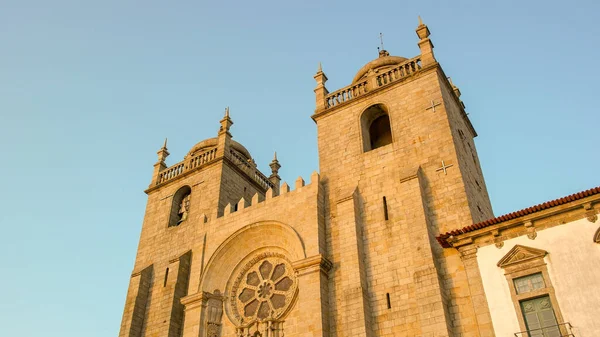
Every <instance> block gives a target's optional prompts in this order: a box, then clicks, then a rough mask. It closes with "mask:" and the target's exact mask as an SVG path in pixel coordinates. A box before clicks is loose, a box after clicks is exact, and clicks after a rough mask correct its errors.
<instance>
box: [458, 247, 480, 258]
mask: <svg viewBox="0 0 600 337" xmlns="http://www.w3.org/2000/svg"><path fill="white" fill-rule="evenodd" d="M458 252H459V253H460V259H461V260H463V261H464V260H467V259H474V258H477V247H475V246H464V247H460V248H459V249H458Z"/></svg>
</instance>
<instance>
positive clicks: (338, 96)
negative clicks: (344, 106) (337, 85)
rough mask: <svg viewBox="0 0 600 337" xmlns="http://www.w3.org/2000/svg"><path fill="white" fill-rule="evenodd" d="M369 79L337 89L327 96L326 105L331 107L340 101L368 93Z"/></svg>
mask: <svg viewBox="0 0 600 337" xmlns="http://www.w3.org/2000/svg"><path fill="white" fill-rule="evenodd" d="M367 84H368V82H367V80H364V81H360V82H358V83H356V84H352V85H349V86H347V87H345V88H342V89H340V90H338V91H335V92H333V93H331V94H329V95H327V96H326V97H325V100H326V101H327V105H326V107H328V108H331V107H334V106H336V105H338V104H340V103H344V102H347V101H349V100H351V99H353V98H355V97H358V96H360V95H363V94H366V93H367Z"/></svg>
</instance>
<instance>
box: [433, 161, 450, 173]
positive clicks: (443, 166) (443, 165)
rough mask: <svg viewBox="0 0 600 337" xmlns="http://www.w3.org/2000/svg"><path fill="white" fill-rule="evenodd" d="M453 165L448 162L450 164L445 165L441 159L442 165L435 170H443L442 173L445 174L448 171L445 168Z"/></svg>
mask: <svg viewBox="0 0 600 337" xmlns="http://www.w3.org/2000/svg"><path fill="white" fill-rule="evenodd" d="M452 166H454V165H452V164H450V165H446V163H444V161H443V160H442V167H440V168H438V169H437V170H435V171H436V172H439V171H444V175H447V174H448V173H447V172H446V169H447V168H449V167H452Z"/></svg>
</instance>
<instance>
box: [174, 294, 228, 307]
mask: <svg viewBox="0 0 600 337" xmlns="http://www.w3.org/2000/svg"><path fill="white" fill-rule="evenodd" d="M211 298H214V299H217V300H221V301H222V300H223V295H222V294H220V293H219V294H211V293H209V292H206V291H200V292H197V293H195V294H191V295H188V296H185V297H182V298H181V299H180V302H181V304H183V305H184V306H185V310H189V309H194V308H197V307H199V306H201V305H203V304H205V303H206V301H208V300H210V299H211Z"/></svg>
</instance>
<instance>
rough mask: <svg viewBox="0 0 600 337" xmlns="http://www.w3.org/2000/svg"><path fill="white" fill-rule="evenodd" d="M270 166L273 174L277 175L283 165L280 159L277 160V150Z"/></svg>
mask: <svg viewBox="0 0 600 337" xmlns="http://www.w3.org/2000/svg"><path fill="white" fill-rule="evenodd" d="M269 166H270V167H271V176H276V175H278V174H279V169H280V168H281V165H280V164H279V160H277V152H275V155H273V160H272V161H271V163H270V164H269Z"/></svg>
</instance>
